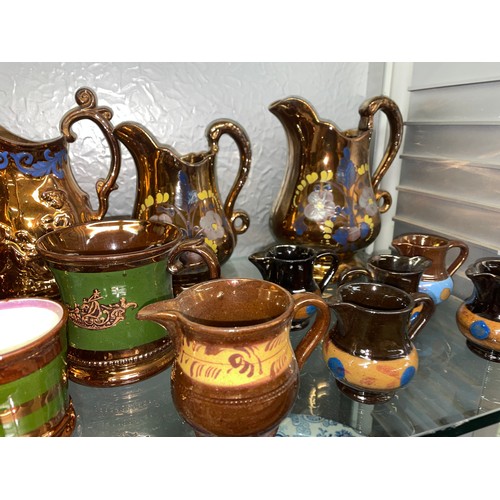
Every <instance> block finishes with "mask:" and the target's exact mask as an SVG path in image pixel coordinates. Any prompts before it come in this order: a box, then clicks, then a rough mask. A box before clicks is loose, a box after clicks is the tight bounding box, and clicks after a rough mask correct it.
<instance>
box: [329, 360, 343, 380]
mask: <svg viewBox="0 0 500 500" xmlns="http://www.w3.org/2000/svg"><path fill="white" fill-rule="evenodd" d="M328 368H330V370H331V371H332V372H333V375H334V377H335V378H338V379H343V378H345V368H344V365H343V364H342V361H340V359H339V358H329V359H328Z"/></svg>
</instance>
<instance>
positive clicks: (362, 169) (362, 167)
mask: <svg viewBox="0 0 500 500" xmlns="http://www.w3.org/2000/svg"><path fill="white" fill-rule="evenodd" d="M368 168H369V167H368V163H363V165H360V166H359V167H358V174H359V175H363V174H365V173H366V172H368Z"/></svg>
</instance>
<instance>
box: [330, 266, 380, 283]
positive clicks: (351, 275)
mask: <svg viewBox="0 0 500 500" xmlns="http://www.w3.org/2000/svg"><path fill="white" fill-rule="evenodd" d="M362 276H364V277H366V278H368V281H371V280H372V275H371V273H370V271H368V270H367V269H365V268H364V267H353V268H351V269H347V270H346V271H344V272H343V273H342V274H341V275H340V277H339V283H338V284H339V285H344V284H346V283H348V282H350V281H351V280H355V279H358V278H361V277H362Z"/></svg>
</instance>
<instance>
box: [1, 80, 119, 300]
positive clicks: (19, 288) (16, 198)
mask: <svg viewBox="0 0 500 500" xmlns="http://www.w3.org/2000/svg"><path fill="white" fill-rule="evenodd" d="M75 99H76V102H77V104H78V106H77V107H75V108H73V109H71V110H69V111H68V112H67V113H66V114H65V115H64V116H63V118H62V119H61V122H60V131H61V135H60V136H59V137H58V138H56V139H52V140H46V141H39V142H35V141H31V140H28V139H23V138H21V137H19V136H17V135H15V134H13V133H12V132H9V131H8V130H6V129H5V128H4V127H1V126H0V298H11V297H17V296H26V295H29V296H35V295H40V296H47V297H55V296H57V295H58V293H59V291H58V288H57V284H56V282H55V280H54V278H53V276H52V274H51V272H50V270H49V269H48V267H47V266H46V264H45V263H44V261H43V260H42V258H41V256H40V255H39V253H38V252H37V250H36V246H35V243H36V240H37V239H38V238H39V237H41V236H43V235H44V234H46V233H48V232H51V231H52V230H54V229H56V228H61V227H66V226H71V225H74V224H77V223H81V222H86V221H92V220H100V219H102V218H103V217H104V215H105V214H106V212H107V210H108V197H109V194H110V192H111V191H112V190H114V189H116V187H117V186H116V179H117V177H118V173H119V169H120V162H121V157H120V148H119V144H118V141H117V140H116V139H115V137H114V136H113V133H112V126H111V123H110V120H111V118H112V116H113V112H112V110H111V109H109V108H108V107H104V106H97V97H96V95H95V94H94V92H93V91H92V90H91V89H88V88H80V89H79V90H78V91H77V92H76V95H75ZM84 118H86V119H89V120H91V121H92V122H94V123H95V124H97V125H98V127H99V128H100V130H101V131H102V132H103V134H104V136H105V138H106V140H107V143H108V145H109V148H110V152H111V166H110V169H109V173H108V176H107V178H106V179H105V180H103V179H99V180H98V181H97V183H96V191H97V197H98V203H99V206H98V208H97V209H96V210H94V209H93V208H92V206H91V204H90V201H89V196H88V194H87V193H85V192H84V191H83V190H82V189H81V188H80V186H79V185H78V183H77V182H76V180H75V178H74V176H73V173H72V170H71V166H70V162H69V155H68V144H69V143H71V142H74V141H75V140H76V136H75V135H74V134H73V133H72V132H71V126H72V125H73V124H74V123H75V122H77V121H79V120H82V119H84Z"/></svg>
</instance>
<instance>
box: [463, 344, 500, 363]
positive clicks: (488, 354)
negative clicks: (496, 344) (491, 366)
mask: <svg viewBox="0 0 500 500" xmlns="http://www.w3.org/2000/svg"><path fill="white" fill-rule="evenodd" d="M467 347H468V348H469V349H470V350H471V351H472V352H473V353H474V354H477V355H478V356H480V357H481V358H484V359H487V360H488V361H494V362H495V363H500V352H497V351H493V350H492V349H485V348H484V347H481V346H479V345H477V344H474V343H473V342H471V341H470V340H467Z"/></svg>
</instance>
